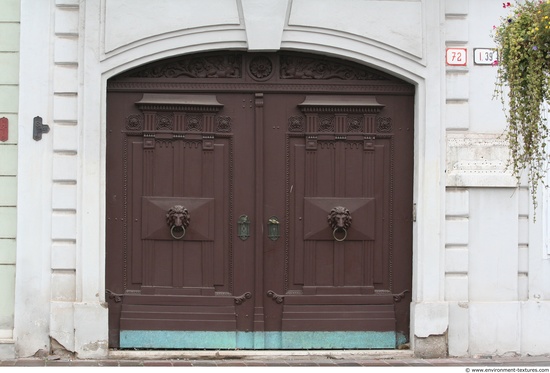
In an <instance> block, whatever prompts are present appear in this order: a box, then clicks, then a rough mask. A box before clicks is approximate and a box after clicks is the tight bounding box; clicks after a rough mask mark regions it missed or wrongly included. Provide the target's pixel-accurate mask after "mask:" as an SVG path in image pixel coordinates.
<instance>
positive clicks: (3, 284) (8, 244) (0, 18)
mask: <svg viewBox="0 0 550 373" xmlns="http://www.w3.org/2000/svg"><path fill="white" fill-rule="evenodd" d="M19 19H20V12H19V0H8V1H3V2H2V3H0V66H2V69H1V71H0V118H6V119H7V120H8V137H7V139H6V140H5V141H2V142H0V294H1V297H2V299H1V301H0V359H2V358H13V357H14V356H15V350H14V341H13V317H14V302H15V301H14V298H15V251H16V240H15V239H16V226H17V222H16V220H17V217H16V215H17V210H16V208H17V207H16V206H17V120H18V116H17V112H18V91H19V86H18V84H19Z"/></svg>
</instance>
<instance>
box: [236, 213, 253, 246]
mask: <svg viewBox="0 0 550 373" xmlns="http://www.w3.org/2000/svg"><path fill="white" fill-rule="evenodd" d="M237 229H238V231H239V232H238V233H237V235H238V236H239V238H240V239H241V240H243V241H246V240H247V238H248V237H250V219H248V216H247V215H241V216H239V220H238V221H237Z"/></svg>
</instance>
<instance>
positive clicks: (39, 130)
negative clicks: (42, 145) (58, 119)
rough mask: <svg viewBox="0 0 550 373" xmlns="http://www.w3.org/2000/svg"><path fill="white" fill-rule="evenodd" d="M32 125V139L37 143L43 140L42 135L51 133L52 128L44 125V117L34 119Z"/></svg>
mask: <svg viewBox="0 0 550 373" xmlns="http://www.w3.org/2000/svg"><path fill="white" fill-rule="evenodd" d="M32 124H33V125H32V138H33V139H34V140H35V141H40V140H42V134H43V133H48V132H50V126H48V125H47V124H42V117H34V119H33V122H32Z"/></svg>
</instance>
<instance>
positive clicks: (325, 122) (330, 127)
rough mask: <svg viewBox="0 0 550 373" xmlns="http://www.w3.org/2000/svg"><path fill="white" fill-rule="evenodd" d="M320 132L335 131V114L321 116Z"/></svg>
mask: <svg viewBox="0 0 550 373" xmlns="http://www.w3.org/2000/svg"><path fill="white" fill-rule="evenodd" d="M319 132H334V116H332V115H322V116H319Z"/></svg>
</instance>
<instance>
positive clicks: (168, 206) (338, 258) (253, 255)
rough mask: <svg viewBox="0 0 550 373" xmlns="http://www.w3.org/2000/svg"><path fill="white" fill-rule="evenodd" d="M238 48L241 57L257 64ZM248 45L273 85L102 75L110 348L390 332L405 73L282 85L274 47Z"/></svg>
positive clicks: (402, 236)
mask: <svg viewBox="0 0 550 373" xmlns="http://www.w3.org/2000/svg"><path fill="white" fill-rule="evenodd" d="M240 56H241V57H240V58H241V59H240V60H239V61H240V62H237V63H241V64H242V69H243V70H246V69H247V68H249V69H250V70H251V71H256V72H257V71H258V70H257V69H256V70H253V69H252V67H251V66H254V65H253V63H252V62H251V61H252V60H253V56H249V55H240ZM293 57H294V58H297V57H296V56H293ZM262 58H264V59H266V58H267V60H268V61H269V62H271V63H272V64H273V65H272V67H271V70H272V71H270V72H269V74H271V75H268V78H269V79H271V80H273V82H272V83H273V85H267V84H265V82H264V81H265V76H264V74H263V73H262V74H259V73H258V74H259V75H254V74H253V73H252V74H250V73H249V74H248V75H245V74H244V73H242V75H239V76H237V77H227V75H226V74H224V75H223V76H221V77H220V76H218V77H217V80H216V84H215V85H211V83H212V81H211V79H213V78H211V79H209V77H208V76H207V77H204V76H202V75H201V76H199V77H197V76H194V77H189V76H187V75H186V76H185V77H184V78H181V79H179V80H178V79H177V78H173V77H166V76H162V77H160V78H159V77H158V76H153V75H151V73H149V75H147V74H145V76H144V75H143V74H141V75H140V73H135V74H134V75H132V74H130V75H127V76H122V77H120V78H119V79H118V80H117V79H115V80H113V81H111V82H110V86H109V93H108V117H107V126H108V128H107V129H108V134H107V162H108V163H107V199H106V200H107V226H106V236H107V280H106V288H107V294H108V299H109V315H110V320H109V329H110V344H111V346H113V347H120V348H188V349H192V348H201V349H202V348H213V349H220V348H221V349H223V348H227V349H233V348H240V349H290V348H292V349H296V348H305V349H311V348H395V347H396V346H397V345H398V344H400V343H404V342H406V340H407V338H408V323H409V311H408V309H409V304H410V290H411V235H412V168H413V151H412V143H413V126H412V102H413V95H412V93H411V90H410V87H409V86H408V85H406V84H403V83H399V84H397V83H395V82H393V81H389V82H388V81H384V82H383V83H384V84H385V85H387V90H388V91H389V92H393V93H392V94H388V93H385V94H376V93H375V92H369V89H367V88H365V89H364V92H359V93H357V92H353V91H354V90H355V88H354V87H352V86H349V87H348V86H346V85H343V86H342V84H341V82H340V81H338V83H339V85H337V84H334V81H332V80H330V79H329V80H327V81H324V82H323V84H324V85H325V87H324V88H323V89H324V91H323V92H321V93H319V92H318V91H317V90H316V89H315V86H313V85H311V86H310V85H307V84H306V85H305V86H304V85H303V84H300V85H296V86H292V83H296V80H297V79H299V77H298V78H295V79H294V80H292V79H291V81H290V82H289V83H290V85H288V84H287V85H286V86H283V85H282V79H283V78H282V77H283V74H282V73H281V71H282V70H283V69H282V66H283V65H284V63H283V62H281V61H283V57H282V56H280V55H268V56H267V57H266V56H262ZM304 58H306V57H304ZM307 58H312V57H310V56H308V57H307ZM204 61H207V62H208V61H211V60H209V57H208V56H207V57H205V58H204ZM225 61H227V58H226V59H225ZM229 61H230V62H229V63H232V64H234V63H235V62H234V61H233V60H231V59H229ZM265 61H266V60H263V62H264V64H265V63H266V62H265ZM179 64H180V65H181V64H182V62H181V61H180V62H179ZM285 66H286V65H285ZM218 68H219V66H218ZM354 68H355V69H359V67H354ZM155 69H156V70H155ZM159 69H160V68H159V66H156V67H151V68H149V71H158V70H159ZM142 71H144V70H142ZM145 71H146V70H145ZM258 76H260V77H261V79H254V78H258ZM251 78H253V79H251ZM197 79H198V80H197ZM220 79H221V80H220ZM256 80H260V81H261V82H257V81H256ZM190 81H192V82H193V83H195V84H191V82H190ZM255 81H256V82H255ZM197 82H198V83H200V84H199V87H200V89H199V88H197ZM285 82H286V81H285ZM146 83H148V84H146ZM167 83H170V84H171V85H170V84H167ZM220 83H221V84H220ZM308 83H310V82H309V81H308ZM331 83H332V84H334V89H331ZM353 83H354V84H357V82H355V81H353ZM360 83H361V84H362V85H363V86H366V87H368V86H369V84H370V85H374V82H373V81H372V80H366V81H361V82H360ZM377 83H379V82H378V81H377ZM240 84H241V85H240ZM384 84H383V85H384ZM151 87H153V88H151ZM167 87H168V88H167ZM273 87H277V88H276V89H274V88H273ZM327 87H328V88H327ZM395 87H404V88H402V89H401V91H400V90H397V91H398V92H399V91H400V92H401V93H400V94H396V93H395V91H396V89H395ZM229 88H232V89H229ZM254 88H256V89H254ZM262 88H263V89H262ZM405 88H406V89H405ZM378 90H380V88H378ZM374 91H375V89H374Z"/></svg>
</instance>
